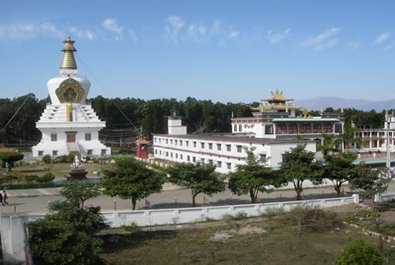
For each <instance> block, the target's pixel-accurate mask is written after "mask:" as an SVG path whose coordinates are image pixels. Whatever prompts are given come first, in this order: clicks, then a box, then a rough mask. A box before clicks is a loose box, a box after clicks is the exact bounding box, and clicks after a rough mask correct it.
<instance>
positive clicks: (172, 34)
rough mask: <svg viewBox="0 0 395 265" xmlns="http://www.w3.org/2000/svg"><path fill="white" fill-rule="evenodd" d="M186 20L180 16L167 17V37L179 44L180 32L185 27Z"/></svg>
mask: <svg viewBox="0 0 395 265" xmlns="http://www.w3.org/2000/svg"><path fill="white" fill-rule="evenodd" d="M184 24H185V22H184V20H183V19H182V18H181V17H179V16H170V17H168V18H167V19H166V24H165V37H166V38H167V39H169V40H171V41H172V42H174V43H175V44H178V41H179V40H178V38H179V32H180V30H181V29H182V28H183V27H184Z"/></svg>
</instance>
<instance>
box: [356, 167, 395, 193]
mask: <svg viewBox="0 0 395 265" xmlns="http://www.w3.org/2000/svg"><path fill="white" fill-rule="evenodd" d="M392 177H393V173H392V172H388V170H387V169H386V168H370V167H368V166H366V165H364V164H361V165H359V166H358V167H357V169H356V175H355V177H354V178H353V179H352V180H351V181H350V188H351V189H352V190H364V194H363V195H364V197H370V198H371V197H373V195H374V194H376V193H383V192H385V191H386V190H387V188H388V185H389V183H390V182H391V180H392Z"/></svg>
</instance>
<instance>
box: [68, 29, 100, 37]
mask: <svg viewBox="0 0 395 265" xmlns="http://www.w3.org/2000/svg"><path fill="white" fill-rule="evenodd" d="M69 31H70V33H72V35H77V36H78V37H80V38H83V39H88V40H95V39H96V34H95V33H94V32H93V31H90V30H83V29H80V28H77V27H71V28H70V30H69Z"/></svg>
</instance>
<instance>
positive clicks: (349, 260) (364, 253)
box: [335, 240, 384, 265]
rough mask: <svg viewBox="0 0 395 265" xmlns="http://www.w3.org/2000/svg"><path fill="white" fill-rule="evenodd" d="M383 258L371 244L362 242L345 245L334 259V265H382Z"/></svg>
mask: <svg viewBox="0 0 395 265" xmlns="http://www.w3.org/2000/svg"><path fill="white" fill-rule="evenodd" d="M382 264H384V259H383V256H382V255H381V253H380V251H379V250H378V249H377V248H376V247H375V246H373V245H372V244H370V243H368V242H366V241H363V240H353V241H350V242H349V243H347V244H346V245H345V246H344V248H343V250H342V251H341V252H340V254H339V255H338V256H337V257H336V261H335V265H382Z"/></svg>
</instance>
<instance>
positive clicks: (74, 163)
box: [73, 155, 81, 168]
mask: <svg viewBox="0 0 395 265" xmlns="http://www.w3.org/2000/svg"><path fill="white" fill-rule="evenodd" d="M80 164H81V161H80V159H79V157H78V156H77V155H75V156H74V162H73V166H74V167H75V168H78V167H80Z"/></svg>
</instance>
